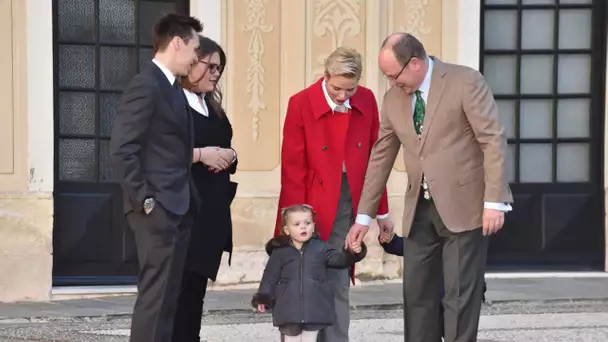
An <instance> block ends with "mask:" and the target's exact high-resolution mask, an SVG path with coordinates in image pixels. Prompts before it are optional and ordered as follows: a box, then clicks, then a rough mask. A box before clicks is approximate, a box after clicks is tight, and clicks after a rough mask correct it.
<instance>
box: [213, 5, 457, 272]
mask: <svg viewBox="0 0 608 342" xmlns="http://www.w3.org/2000/svg"><path fill="white" fill-rule="evenodd" d="M454 3H455V1H449V0H446V1H443V0H386V1H378V0H297V1H294V0H226V1H224V2H223V3H222V20H221V23H222V26H223V27H222V30H221V31H222V33H221V36H222V39H221V41H222V44H223V46H224V47H225V48H226V50H227V54H228V56H229V61H228V66H227V71H226V74H225V76H224V80H223V88H224V90H225V95H226V97H225V100H226V103H225V106H226V108H227V111H228V115H229V116H230V118H231V120H232V124H233V127H234V131H235V135H234V147H235V148H236V150H237V151H238V153H239V170H238V172H237V174H236V176H235V177H234V178H235V180H236V181H237V182H238V183H239V189H238V194H237V198H236V199H235V201H234V204H233V221H234V233H235V234H234V235H235V239H234V240H235V245H236V251H235V253H234V256H233V263H232V267H230V268H228V267H227V266H223V267H222V268H221V275H220V277H219V279H218V282H219V283H234V282H255V281H258V280H259V278H260V276H261V271H262V269H263V266H264V263H265V261H266V255H265V253H264V252H263V249H262V247H263V244H264V243H265V242H266V241H267V240H268V238H270V237H271V235H272V231H273V229H274V220H275V214H276V210H277V207H276V206H277V196H278V194H279V187H280V184H279V182H280V163H281V160H280V148H281V139H282V137H281V134H282V124H283V119H284V115H285V110H286V106H287V101H288V99H289V97H290V96H291V95H292V94H294V93H296V92H298V91H299V90H301V89H303V88H305V87H306V86H307V85H309V84H310V83H312V82H314V81H315V80H316V79H317V78H318V77H319V76H321V75H322V73H323V61H324V58H325V57H326V56H327V55H328V54H329V53H330V52H331V51H333V50H334V49H335V48H336V47H338V46H341V45H346V46H351V47H354V48H356V49H358V50H359V51H360V52H362V54H363V56H364V60H365V61H364V63H365V66H366V67H365V71H364V77H363V80H362V84H363V85H365V86H367V87H369V88H371V89H372V90H373V91H374V93H375V94H376V97H377V99H378V101H379V102H380V101H381V99H382V95H383V93H384V91H385V90H386V80H385V79H384V77H383V76H382V75H381V73H380V72H379V70H378V67H377V64H376V57H377V53H378V50H379V47H380V44H381V42H382V40H383V39H384V38H385V37H386V35H387V34H388V33H391V32H395V31H403V30H407V31H409V32H412V33H413V34H415V35H416V36H418V37H419V38H421V39H422V40H423V42H424V43H425V45H426V47H427V50H428V51H429V53H431V54H433V55H436V56H439V57H443V56H444V55H445V57H446V59H448V60H452V61H455V60H454V59H455V58H456V56H457V53H458V51H457V43H456V42H455V41H457V40H456V39H455V38H454V37H455V36H456V33H455V32H456V30H453V26H454V25H456V24H457V20H453V18H452V19H451V20H449V21H447V24H446V25H447V26H444V25H443V21H444V16H445V15H444V13H448V14H450V10H451V9H452V8H455V6H456V5H455V4H454ZM446 10H448V12H446ZM451 13H454V12H451ZM451 32H452V33H451ZM450 35H451V36H450ZM404 171H405V170H404V167H403V163H402V161H398V162H397V163H396V165H395V170H394V172H393V174H392V176H391V179H390V181H389V196H390V199H389V203H390V210H391V217H392V219H393V220H394V221H395V223H396V225H397V230H398V231H401V227H400V222H401V216H402V209H403V194H404V187H405V184H406V174H405V172H404ZM374 229H375V227H374ZM376 234H377V231H376V230H371V231H370V234H369V235H368V239H367V240H368V241H367V243H368V245H369V246H370V253H369V256H368V257H367V258H366V259H365V260H364V261H363V262H362V263H361V267H359V268H358V272H357V273H358V275H359V277H360V278H362V279H384V278H396V277H399V276H400V268H401V266H400V264H399V263H398V261H397V259H396V258H395V257H391V256H386V255H384V254H383V253H382V252H381V248H380V247H379V246H378V244H377V242H376Z"/></svg>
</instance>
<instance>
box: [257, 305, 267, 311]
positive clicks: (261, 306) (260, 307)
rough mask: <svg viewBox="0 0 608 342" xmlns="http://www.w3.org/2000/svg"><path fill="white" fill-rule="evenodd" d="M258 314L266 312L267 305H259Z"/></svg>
mask: <svg viewBox="0 0 608 342" xmlns="http://www.w3.org/2000/svg"><path fill="white" fill-rule="evenodd" d="M258 312H266V305H264V304H258Z"/></svg>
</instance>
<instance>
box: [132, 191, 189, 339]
mask: <svg viewBox="0 0 608 342" xmlns="http://www.w3.org/2000/svg"><path fill="white" fill-rule="evenodd" d="M192 217H193V216H192V213H191V212H188V213H187V214H186V215H183V216H181V215H176V214H174V213H172V212H170V211H168V210H167V209H165V208H164V207H163V206H162V204H161V203H159V202H157V203H156V205H155V207H154V209H153V210H152V212H150V213H149V214H148V215H146V214H145V213H144V212H143V211H133V212H131V213H129V214H128V215H127V220H128V221H129V225H130V226H131V229H132V230H133V232H134V234H135V245H136V248H137V257H138V259H139V275H138V279H137V299H136V301H135V307H134V309H133V318H132V321H131V338H130V341H131V342H169V341H171V335H172V334H173V318H174V316H175V312H176V309H177V301H178V294H179V290H180V283H181V279H182V272H183V269H184V263H185V260H186V251H187V248H188V243H189V240H190V231H191V228H192Z"/></svg>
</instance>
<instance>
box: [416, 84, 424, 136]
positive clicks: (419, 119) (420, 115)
mask: <svg viewBox="0 0 608 342" xmlns="http://www.w3.org/2000/svg"><path fill="white" fill-rule="evenodd" d="M423 124H424V99H423V98H422V93H421V92H420V90H416V104H415V105H414V128H415V129H416V134H418V138H419V139H420V136H421V135H422V128H423V126H422V125H423Z"/></svg>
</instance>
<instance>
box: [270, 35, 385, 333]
mask: <svg viewBox="0 0 608 342" xmlns="http://www.w3.org/2000/svg"><path fill="white" fill-rule="evenodd" d="M362 69H363V67H362V63H361V55H360V54H359V53H358V52H357V51H355V50H353V49H350V48H345V47H341V48H338V49H337V50H336V51H334V52H333V53H332V54H331V55H330V56H329V57H328V58H327V60H326V62H325V75H324V77H322V78H321V79H319V80H318V81H317V82H315V83H314V84H312V85H311V86H309V87H308V88H306V89H304V90H302V91H300V92H299V93H297V94H295V95H293V96H292V97H291V98H290V99H289V104H288V108H287V115H286V117H285V125H284V129H283V146H282V152H281V158H282V161H281V163H282V165H281V195H280V198H279V213H280V210H281V208H286V207H289V206H291V205H294V204H304V203H306V204H309V205H311V206H312V207H313V209H314V210H315V213H316V230H317V232H319V234H320V235H321V239H322V240H325V241H328V242H329V243H330V244H332V245H334V246H335V247H337V248H343V247H344V241H345V239H346V235H347V234H348V230H349V228H350V226H351V225H352V224H353V223H354V222H355V217H354V215H355V213H356V212H357V204H358V203H359V199H360V198H361V191H362V188H363V181H364V178H365V171H366V169H367V163H368V160H369V156H370V152H371V148H372V146H373V145H374V143H375V142H376V139H377V138H378V129H379V117H378V105H377V103H376V99H375V97H374V94H373V93H372V91H371V90H369V89H367V88H365V87H362V86H359V85H358V82H359V80H360V78H361V72H362ZM279 217H280V215H277V227H276V229H275V236H276V235H278V232H279V231H280V227H279V222H280V220H278V218H279ZM377 219H378V225H379V226H380V227H381V228H383V229H387V228H392V223H391V221H390V219H389V218H388V201H387V196H386V191H385V193H384V196H383V197H382V202H381V204H380V207H379V209H378V216H377ZM353 274H354V271H353V270H351V273H350V275H351V276H352V275H353ZM327 278H328V279H327V280H328V281H331V282H332V285H333V288H334V293H335V300H336V303H335V307H336V324H334V325H333V326H331V327H328V328H326V329H324V330H323V331H321V334H320V335H319V336H320V338H319V341H325V342H330V341H331V342H347V341H348V326H349V322H350V315H349V300H348V291H349V287H350V281H349V280H350V278H351V277H350V276H349V270H330V271H329V272H328V274H327ZM353 280H354V278H353ZM320 281H324V279H320Z"/></svg>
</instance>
